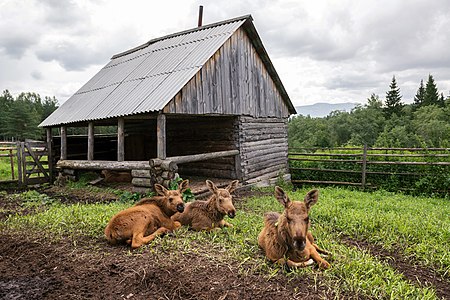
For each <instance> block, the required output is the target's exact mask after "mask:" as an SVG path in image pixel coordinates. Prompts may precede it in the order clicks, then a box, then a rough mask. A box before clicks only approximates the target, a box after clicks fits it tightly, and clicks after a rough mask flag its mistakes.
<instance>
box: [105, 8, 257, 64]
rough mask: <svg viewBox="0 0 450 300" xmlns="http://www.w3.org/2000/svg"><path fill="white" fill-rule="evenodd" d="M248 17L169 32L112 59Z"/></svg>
mask: <svg viewBox="0 0 450 300" xmlns="http://www.w3.org/2000/svg"><path fill="white" fill-rule="evenodd" d="M246 19H249V20H250V21H253V18H252V15H250V14H248V15H244V16H240V17H236V18H232V19H228V20H224V21H220V22H216V23H211V24H208V25H204V26H200V27H195V28H191V29H187V30H183V31H180V32H176V33H172V34H168V35H165V36H162V37H158V38H154V39H151V40H150V41H148V42H146V43H144V44H142V45H140V46H137V47H134V48H131V49H129V50H126V51H123V52H120V53H118V54H115V55H113V56H112V57H111V59H115V58H118V57H121V56H125V55H128V54H130V53H133V52H136V51H138V50H141V49H143V48H146V47H148V46H150V45H151V44H154V43H156V42H159V41H162V40H166V39H169V38H173V37H176V36H180V35H184V34H188V33H192V32H195V31H200V30H204V29H208V28H211V27H216V26H220V25H223V24H228V23H233V22H237V21H241V20H246Z"/></svg>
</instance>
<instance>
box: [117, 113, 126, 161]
mask: <svg viewBox="0 0 450 300" xmlns="http://www.w3.org/2000/svg"><path fill="white" fill-rule="evenodd" d="M124 160H125V121H124V118H119V119H118V121H117V161H124Z"/></svg>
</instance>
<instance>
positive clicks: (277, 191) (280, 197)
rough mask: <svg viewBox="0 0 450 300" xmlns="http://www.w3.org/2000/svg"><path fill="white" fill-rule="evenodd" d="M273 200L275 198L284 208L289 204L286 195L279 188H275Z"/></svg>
mask: <svg viewBox="0 0 450 300" xmlns="http://www.w3.org/2000/svg"><path fill="white" fill-rule="evenodd" d="M275 198H277V200H278V202H280V203H281V205H283V206H284V207H287V206H288V204H289V203H290V202H291V200H290V199H289V197H288V195H287V194H286V193H285V192H284V191H283V189H282V188H280V187H279V186H276V187H275Z"/></svg>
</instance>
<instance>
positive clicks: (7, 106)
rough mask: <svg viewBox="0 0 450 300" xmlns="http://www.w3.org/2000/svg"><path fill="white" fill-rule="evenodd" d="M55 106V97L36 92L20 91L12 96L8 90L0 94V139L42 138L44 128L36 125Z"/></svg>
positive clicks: (56, 106)
mask: <svg viewBox="0 0 450 300" xmlns="http://www.w3.org/2000/svg"><path fill="white" fill-rule="evenodd" d="M56 108H58V100H57V99H56V98H55V97H44V99H42V98H41V96H40V95H39V94H36V93H31V92H28V93H20V94H19V95H18V96H17V97H15V98H14V97H13V96H12V95H11V93H10V92H9V91H8V90H5V91H3V93H2V94H1V95H0V140H4V141H11V140H24V139H42V138H43V136H44V130H43V129H42V128H39V127H38V125H39V124H40V123H41V122H42V121H43V120H44V119H45V118H47V117H48V116H49V115H50V114H51V113H52V112H53V111H54V110H55V109H56Z"/></svg>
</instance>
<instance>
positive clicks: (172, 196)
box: [155, 180, 189, 213]
mask: <svg viewBox="0 0 450 300" xmlns="http://www.w3.org/2000/svg"><path fill="white" fill-rule="evenodd" d="M188 187H189V180H183V181H182V182H180V184H178V189H177V190H168V189H166V188H165V187H164V186H162V185H160V184H155V191H156V193H157V194H158V195H159V196H162V197H163V198H164V199H165V201H166V204H167V208H168V209H169V210H171V211H173V212H174V213H175V212H177V211H178V212H180V213H182V212H183V211H184V202H183V192H184V191H186V190H187V189H188Z"/></svg>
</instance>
